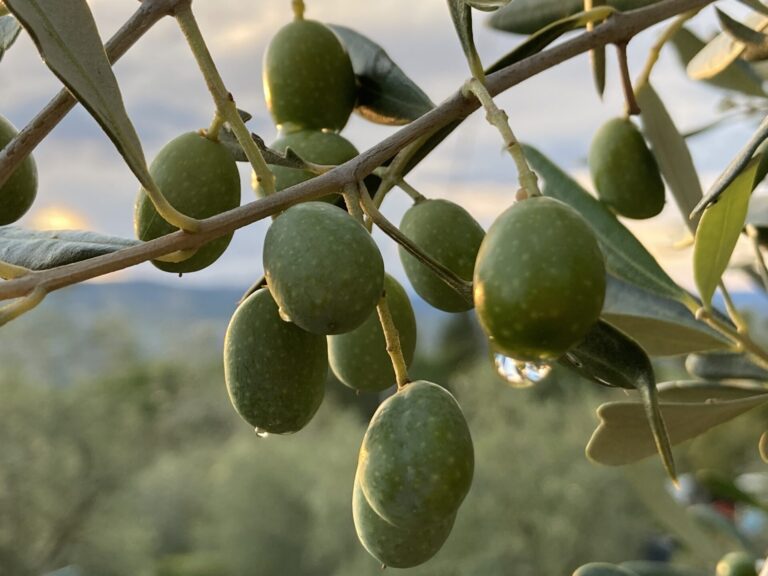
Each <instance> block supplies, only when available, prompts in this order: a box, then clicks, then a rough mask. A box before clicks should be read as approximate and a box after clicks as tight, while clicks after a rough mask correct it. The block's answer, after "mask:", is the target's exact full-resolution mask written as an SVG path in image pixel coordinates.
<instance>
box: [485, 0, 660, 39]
mask: <svg viewBox="0 0 768 576" xmlns="http://www.w3.org/2000/svg"><path fill="white" fill-rule="evenodd" d="M658 1H659V0H607V1H606V2H605V4H607V5H608V6H611V7H613V8H615V9H617V10H621V11H627V10H634V9H637V8H643V7H645V6H650V5H651V4H655V3H656V2H658ZM583 8H584V0H512V1H511V2H510V3H509V4H507V5H506V6H505V7H503V8H501V9H499V10H497V11H496V12H495V13H494V14H493V15H492V16H491V18H490V20H489V23H490V25H491V27H492V28H495V29H496V30H503V31H505V32H512V33H514V34H533V33H534V32H536V31H538V30H541V29H542V28H544V27H545V26H548V25H550V24H552V23H553V22H556V21H558V20H562V19H563V18H567V17H568V16H573V15H574V14H576V13H577V12H581V11H582V9H583ZM582 26H584V24H582Z"/></svg>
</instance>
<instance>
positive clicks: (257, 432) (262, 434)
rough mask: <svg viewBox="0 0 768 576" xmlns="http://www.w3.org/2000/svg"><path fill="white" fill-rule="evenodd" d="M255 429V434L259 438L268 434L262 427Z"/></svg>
mask: <svg viewBox="0 0 768 576" xmlns="http://www.w3.org/2000/svg"><path fill="white" fill-rule="evenodd" d="M255 430H256V436H258V437H259V438H266V437H267V436H269V432H267V431H266V430H263V429H262V428H255Z"/></svg>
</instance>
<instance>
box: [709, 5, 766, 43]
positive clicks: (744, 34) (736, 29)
mask: <svg viewBox="0 0 768 576" xmlns="http://www.w3.org/2000/svg"><path fill="white" fill-rule="evenodd" d="M715 13H716V14H717V19H718V20H719V21H720V25H721V26H722V27H723V30H724V31H725V32H727V33H728V34H730V35H731V36H732V37H733V38H735V39H736V40H738V41H740V42H744V44H754V45H756V46H761V45H763V44H765V42H766V40H768V37H767V36H766V35H765V34H763V33H762V32H758V31H757V30H753V29H752V28H750V27H749V26H745V25H744V24H742V23H741V22H739V21H738V20H736V19H734V18H732V17H731V16H729V15H728V14H726V13H725V12H723V11H722V10H720V8H715Z"/></svg>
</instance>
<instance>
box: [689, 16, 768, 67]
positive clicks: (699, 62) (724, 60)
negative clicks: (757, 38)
mask: <svg viewBox="0 0 768 576" xmlns="http://www.w3.org/2000/svg"><path fill="white" fill-rule="evenodd" d="M745 25H747V26H748V27H749V28H752V29H753V30H755V31H757V32H762V31H763V30H765V29H766V27H768V16H766V15H761V14H754V13H753V14H750V15H749V16H748V17H747V18H746V20H745ZM745 49H746V44H744V42H740V41H739V40H736V39H734V38H733V37H732V36H731V35H730V34H728V33H727V32H721V33H720V34H718V35H717V36H715V38H713V39H712V40H711V41H710V42H708V43H707V44H706V45H705V46H704V48H702V49H701V50H700V51H699V52H698V53H697V54H696V56H694V57H693V58H692V59H691V61H690V62H688V66H687V71H688V76H690V77H691V78H693V79H694V80H706V79H708V78H712V77H713V76H715V75H716V74H719V73H720V72H722V71H723V70H725V69H726V68H727V67H728V66H730V65H731V64H732V63H733V62H734V61H735V60H736V59H737V58H738V57H739V56H741V55H742V54H743V53H744V50H745Z"/></svg>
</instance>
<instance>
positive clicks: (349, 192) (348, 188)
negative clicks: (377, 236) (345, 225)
mask: <svg viewBox="0 0 768 576" xmlns="http://www.w3.org/2000/svg"><path fill="white" fill-rule="evenodd" d="M341 195H342V196H343V197H344V202H345V203H346V205H347V211H348V212H349V214H350V215H351V216H352V218H354V219H355V220H357V221H358V222H359V223H360V224H362V225H363V226H365V214H364V213H363V209H362V208H361V207H360V189H359V184H358V183H357V182H349V183H348V184H345V185H344V188H343V189H342V193H341ZM368 232H370V230H368Z"/></svg>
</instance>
